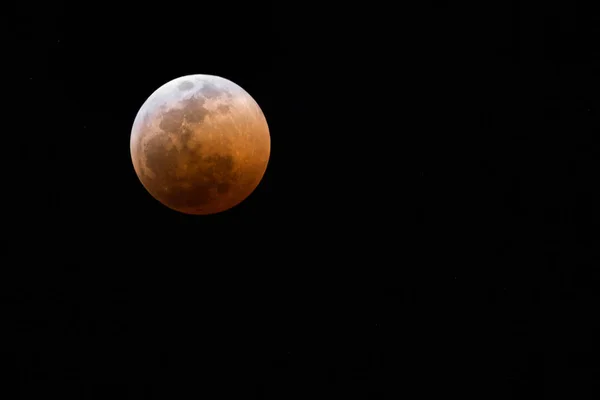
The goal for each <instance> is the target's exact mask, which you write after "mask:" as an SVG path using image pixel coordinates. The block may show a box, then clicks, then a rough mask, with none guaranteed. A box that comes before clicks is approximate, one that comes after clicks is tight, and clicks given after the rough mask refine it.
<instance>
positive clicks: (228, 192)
mask: <svg viewBox="0 0 600 400" xmlns="http://www.w3.org/2000/svg"><path fill="white" fill-rule="evenodd" d="M130 147H131V148H130V150H131V159H132V161H133V167H134V169H135V172H136V174H137V176H138V178H139V179H140V181H141V183H142V185H143V186H144V187H145V188H146V190H147V191H148V192H149V193H150V194H151V195H152V197H154V198H155V199H156V200H158V201H159V202H161V203H162V204H164V205H165V206H167V207H169V208H171V209H173V210H176V211H179V212H182V213H185V214H193V215H208V214H216V213H219V212H222V211H225V210H228V209H230V208H232V207H234V206H236V205H237V204H239V203H241V202H242V201H244V199H246V198H247V197H248V196H249V195H250V194H251V193H252V192H253V191H254V189H256V187H257V186H258V184H259V183H260V181H261V179H262V177H263V175H264V173H265V171H266V169H267V163H268V162H269V155H270V152H271V137H270V135H269V127H268V125H267V121H266V119H265V116H264V114H263V112H262V110H261V109H260V107H259V106H258V104H257V103H256V101H254V99H253V98H252V97H251V96H250V95H249V94H248V93H247V92H246V91H245V90H244V89H242V88H241V87H240V86H238V85H236V84H235V83H233V82H231V81H229V80H227V79H225V78H221V77H218V76H214V75H188V76H182V77H180V78H177V79H174V80H172V81H170V82H167V83H166V84H164V85H163V86H161V87H160V88H158V89H157V90H156V91H155V92H154V93H152V94H151V95H150V97H149V98H148V99H147V100H146V102H145V103H144V104H143V105H142V107H141V108H140V110H139V112H138V113H137V116H136V118H135V121H134V123H133V128H132V131H131V141H130Z"/></svg>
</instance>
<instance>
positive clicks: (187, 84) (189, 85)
mask: <svg viewBox="0 0 600 400" xmlns="http://www.w3.org/2000/svg"><path fill="white" fill-rule="evenodd" d="M193 87H194V83H193V82H190V81H183V82H181V83H180V84H179V85H177V89H179V90H181V91H182V92H185V91H186V90H190V89H191V88H193Z"/></svg>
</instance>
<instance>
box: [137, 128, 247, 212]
mask: <svg viewBox="0 0 600 400" xmlns="http://www.w3.org/2000/svg"><path fill="white" fill-rule="evenodd" d="M191 134H192V132H191V131H189V130H188V131H187V132H182V134H179V135H178V136H179V137H180V138H181V139H182V140H183V141H187V140H189V139H190V138H191ZM170 140H171V139H170V138H169V137H168V136H167V135H155V136H153V137H152V139H150V140H149V141H148V143H147V144H146V149H145V156H146V165H147V166H148V167H149V168H150V169H151V170H152V172H153V173H154V175H155V176H154V178H151V177H150V176H149V175H147V174H146V173H145V171H142V172H143V175H144V179H143V182H144V183H145V186H146V188H147V189H148V190H149V191H150V192H151V193H153V194H154V195H155V197H157V199H158V200H160V201H161V202H164V204H166V205H168V206H169V207H172V208H175V209H179V210H190V209H196V210H198V209H200V208H202V207H203V206H207V205H212V203H215V202H217V201H218V199H219V197H220V196H223V195H224V194H226V193H228V192H229V190H230V189H231V188H232V186H233V185H234V184H236V183H237V182H238V179H239V176H238V173H237V172H236V171H235V164H234V158H233V156H232V155H229V154H226V155H221V154H211V155H206V156H204V155H203V154H202V150H201V147H199V146H196V148H194V149H189V148H188V147H187V146H183V147H182V150H177V149H176V148H175V147H171V148H170V149H169V150H167V149H168V146H169V145H170V143H169V142H170ZM186 156H187V157H186ZM182 157H185V158H186V159H189V160H191V161H190V162H189V163H188V165H187V168H188V171H189V173H187V174H186V175H185V176H177V167H178V164H179V161H180V160H181V159H182Z"/></svg>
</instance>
